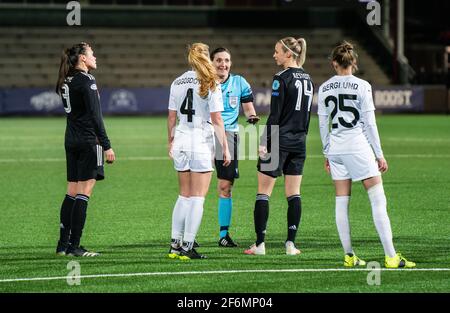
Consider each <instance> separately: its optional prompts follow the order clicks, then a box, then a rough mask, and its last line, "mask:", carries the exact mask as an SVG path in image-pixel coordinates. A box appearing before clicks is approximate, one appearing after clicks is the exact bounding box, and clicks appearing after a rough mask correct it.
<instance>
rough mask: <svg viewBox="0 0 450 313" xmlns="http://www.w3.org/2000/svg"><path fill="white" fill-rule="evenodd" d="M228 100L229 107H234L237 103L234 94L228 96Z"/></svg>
mask: <svg viewBox="0 0 450 313" xmlns="http://www.w3.org/2000/svg"><path fill="white" fill-rule="evenodd" d="M229 102H230V107H232V108H233V109H234V108H235V107H237V105H238V104H239V99H238V97H236V96H230V100H229Z"/></svg>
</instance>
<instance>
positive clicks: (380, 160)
mask: <svg viewBox="0 0 450 313" xmlns="http://www.w3.org/2000/svg"><path fill="white" fill-rule="evenodd" d="M377 162H378V170H379V171H380V172H381V173H386V172H387V170H388V164H387V161H386V160H385V159H384V158H378V159H377Z"/></svg>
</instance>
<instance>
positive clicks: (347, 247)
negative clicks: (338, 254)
mask: <svg viewBox="0 0 450 313" xmlns="http://www.w3.org/2000/svg"><path fill="white" fill-rule="evenodd" d="M349 202H350V196H336V226H337V229H338V233H339V238H340V239H341V243H342V247H343V248H344V252H345V254H348V253H352V254H353V249H352V241H351V238H350V222H349V219H348V203H349Z"/></svg>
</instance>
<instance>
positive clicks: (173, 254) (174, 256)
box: [167, 245, 181, 259]
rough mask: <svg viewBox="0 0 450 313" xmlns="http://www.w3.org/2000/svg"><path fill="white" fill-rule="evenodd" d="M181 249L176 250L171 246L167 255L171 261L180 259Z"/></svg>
mask: <svg viewBox="0 0 450 313" xmlns="http://www.w3.org/2000/svg"><path fill="white" fill-rule="evenodd" d="M180 252H181V247H178V248H174V247H172V245H170V249H169V254H168V255H167V256H168V257H169V259H178V258H179V256H180Z"/></svg>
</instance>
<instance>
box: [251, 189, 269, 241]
mask: <svg viewBox="0 0 450 313" xmlns="http://www.w3.org/2000/svg"><path fill="white" fill-rule="evenodd" d="M253 214H254V215H253V217H254V221H255V232H256V245H257V246H258V245H260V244H261V243H262V242H264V237H265V236H266V227H267V220H268V218H269V196H268V195H265V194H257V195H256V202H255V210H254V212H253Z"/></svg>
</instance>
